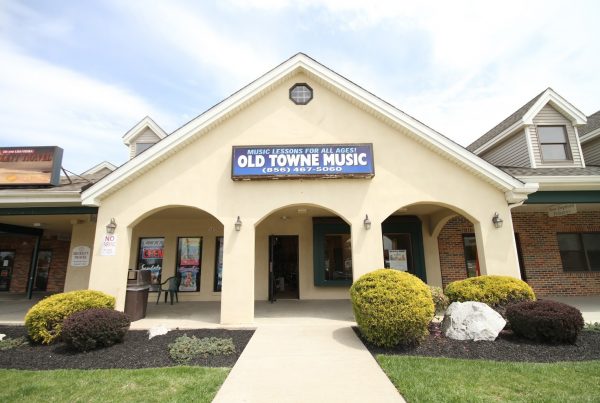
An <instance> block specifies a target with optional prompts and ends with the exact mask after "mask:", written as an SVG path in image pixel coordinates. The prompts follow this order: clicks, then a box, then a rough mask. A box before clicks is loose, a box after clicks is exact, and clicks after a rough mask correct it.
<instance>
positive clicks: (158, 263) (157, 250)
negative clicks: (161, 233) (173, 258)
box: [137, 238, 165, 291]
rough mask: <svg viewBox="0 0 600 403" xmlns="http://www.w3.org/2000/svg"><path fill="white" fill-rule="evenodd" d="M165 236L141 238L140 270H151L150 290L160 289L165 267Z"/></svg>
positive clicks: (138, 266)
mask: <svg viewBox="0 0 600 403" xmlns="http://www.w3.org/2000/svg"><path fill="white" fill-rule="evenodd" d="M164 249H165V239H164V238H140V253H139V256H138V265H137V268H138V270H150V291H158V288H159V287H160V283H161V276H162V268H163V253H164Z"/></svg>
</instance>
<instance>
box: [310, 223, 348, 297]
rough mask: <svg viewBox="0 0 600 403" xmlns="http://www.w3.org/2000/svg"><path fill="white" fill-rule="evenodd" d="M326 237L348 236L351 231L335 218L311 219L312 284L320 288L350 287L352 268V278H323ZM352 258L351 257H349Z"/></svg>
mask: <svg viewBox="0 0 600 403" xmlns="http://www.w3.org/2000/svg"><path fill="white" fill-rule="evenodd" d="M326 235H350V239H352V231H351V228H350V225H348V224H347V223H346V222H345V221H344V220H342V219H341V218H337V217H331V218H329V217H313V273H314V284H315V286H317V287H322V286H325V287H327V286H350V285H352V281H353V279H354V267H353V268H352V278H349V279H338V280H327V279H326V278H325V264H324V259H325V247H324V242H325V236H326ZM351 256H352V255H351Z"/></svg>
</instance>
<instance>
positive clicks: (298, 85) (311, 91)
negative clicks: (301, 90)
mask: <svg viewBox="0 0 600 403" xmlns="http://www.w3.org/2000/svg"><path fill="white" fill-rule="evenodd" d="M297 87H306V88H308V90H309V91H310V98H308V99H307V100H306V101H305V102H301V101H297V100H295V99H294V98H293V97H292V92H293V91H294V89H295V88H297ZM289 97H290V101H292V102H293V103H294V104H295V105H308V103H309V102H310V101H312V100H313V98H314V97H315V91H314V90H313V89H312V87H311V86H310V85H308V84H307V83H296V84H294V85H292V87H291V88H290V90H289Z"/></svg>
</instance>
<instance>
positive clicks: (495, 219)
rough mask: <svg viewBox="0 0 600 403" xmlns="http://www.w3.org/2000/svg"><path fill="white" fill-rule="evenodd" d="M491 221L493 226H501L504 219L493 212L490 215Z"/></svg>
mask: <svg viewBox="0 0 600 403" xmlns="http://www.w3.org/2000/svg"><path fill="white" fill-rule="evenodd" d="M492 222H493V223H494V227H496V228H502V224H503V223H504V220H503V219H502V218H500V215H499V214H498V213H494V216H493V217H492Z"/></svg>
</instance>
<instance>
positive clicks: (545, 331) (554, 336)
mask: <svg viewBox="0 0 600 403" xmlns="http://www.w3.org/2000/svg"><path fill="white" fill-rule="evenodd" d="M506 316H507V318H508V320H509V322H510V324H511V328H512V330H513V332H514V333H515V334H516V335H518V336H521V337H524V338H526V339H530V340H537V341H540V342H543V343H571V344H573V343H575V341H576V340H577V336H578V335H579V332H580V331H581V330H582V329H583V326H584V322H583V316H582V315H581V312H580V311H579V309H577V308H573V307H572V306H570V305H567V304H563V303H561V302H557V301H549V300H540V301H525V302H520V303H517V304H513V305H511V306H509V307H508V308H507V309H506Z"/></svg>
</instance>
